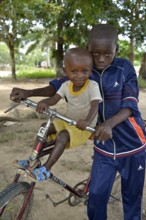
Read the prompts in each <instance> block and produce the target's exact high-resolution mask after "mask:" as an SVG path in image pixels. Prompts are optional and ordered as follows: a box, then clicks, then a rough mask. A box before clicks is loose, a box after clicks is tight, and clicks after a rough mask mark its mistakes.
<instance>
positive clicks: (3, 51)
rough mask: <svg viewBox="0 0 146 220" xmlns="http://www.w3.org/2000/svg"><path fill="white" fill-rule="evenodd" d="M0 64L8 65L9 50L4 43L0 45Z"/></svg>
mask: <svg viewBox="0 0 146 220" xmlns="http://www.w3.org/2000/svg"><path fill="white" fill-rule="evenodd" d="M0 64H10V54H9V50H8V48H7V46H6V45H5V44H4V43H0Z"/></svg>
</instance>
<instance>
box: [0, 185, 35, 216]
mask: <svg viewBox="0 0 146 220" xmlns="http://www.w3.org/2000/svg"><path fill="white" fill-rule="evenodd" d="M30 187H31V185H30V184H29V183H27V182H17V183H12V184H10V185H9V186H7V187H6V188H5V189H4V190H3V191H1V192H0V210H1V209H2V207H4V206H5V205H6V206H5V208H4V211H3V213H2V215H1V220H10V219H12V220H14V219H15V220H28V215H29V213H30V209H31V206H32V201H33V193H32V195H31V197H30V199H29V201H28V202H27V205H26V207H25V211H24V214H23V217H19V218H18V216H19V213H20V211H21V208H22V206H23V202H24V200H25V198H26V195H27V193H28V191H29V189H30Z"/></svg>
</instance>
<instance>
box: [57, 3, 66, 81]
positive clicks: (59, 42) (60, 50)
mask: <svg viewBox="0 0 146 220" xmlns="http://www.w3.org/2000/svg"><path fill="white" fill-rule="evenodd" d="M58 3H59V4H60V5H61V4H62V3H61V1H60V0H58ZM63 27H64V22H63V18H62V16H61V15H60V16H59V18H58V21H57V53H56V73H57V77H61V76H63V74H64V73H63V56H64V50H63V45H64V40H63V37H62V30H63Z"/></svg>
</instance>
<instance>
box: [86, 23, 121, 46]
mask: <svg viewBox="0 0 146 220" xmlns="http://www.w3.org/2000/svg"><path fill="white" fill-rule="evenodd" d="M103 38H104V39H113V40H114V41H115V44H117V41H118V33H117V30H116V29H115V28H114V27H113V26H112V25H110V24H97V25H95V26H93V28H92V29H91V30H90V31H89V35H88V42H90V41H91V40H93V39H103Z"/></svg>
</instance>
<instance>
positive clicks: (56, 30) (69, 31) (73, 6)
mask: <svg viewBox="0 0 146 220" xmlns="http://www.w3.org/2000/svg"><path fill="white" fill-rule="evenodd" d="M52 2H53V3H54V4H56V7H58V8H59V11H58V13H57V14H55V13H54V14H51V16H50V15H49V14H47V15H45V16H44V17H43V19H42V24H43V27H44V29H42V30H40V31H39V32H38V30H36V34H34V35H33V36H34V38H33V37H32V38H33V39H34V41H33V42H34V43H33V44H32V45H31V47H30V48H29V50H28V51H31V50H32V49H33V48H35V46H36V45H38V42H40V41H41V42H42V48H43V47H44V46H45V47H46V46H47V44H49V48H50V50H51V54H52V56H53V57H54V58H55V59H56V70H57V76H60V75H61V74H62V71H61V69H62V65H63V56H64V51H65V50H66V49H67V48H68V47H69V46H70V45H76V46H84V47H85V46H86V45H85V44H86V38H87V34H88V30H89V27H91V26H92V25H93V24H94V23H95V21H96V14H97V13H98V12H99V11H100V8H101V5H102V1H98V2H97V1H95V0H91V1H90V3H89V1H87V0H84V1H83V0H80V1H74V0H53V1H52ZM85 6H86V7H85ZM40 13H41V11H40ZM38 17H41V16H40V14H39V13H38ZM33 33H34V32H33ZM38 36H40V37H41V38H39V37H38ZM35 37H36V38H35ZM40 39H41V40H40Z"/></svg>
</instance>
